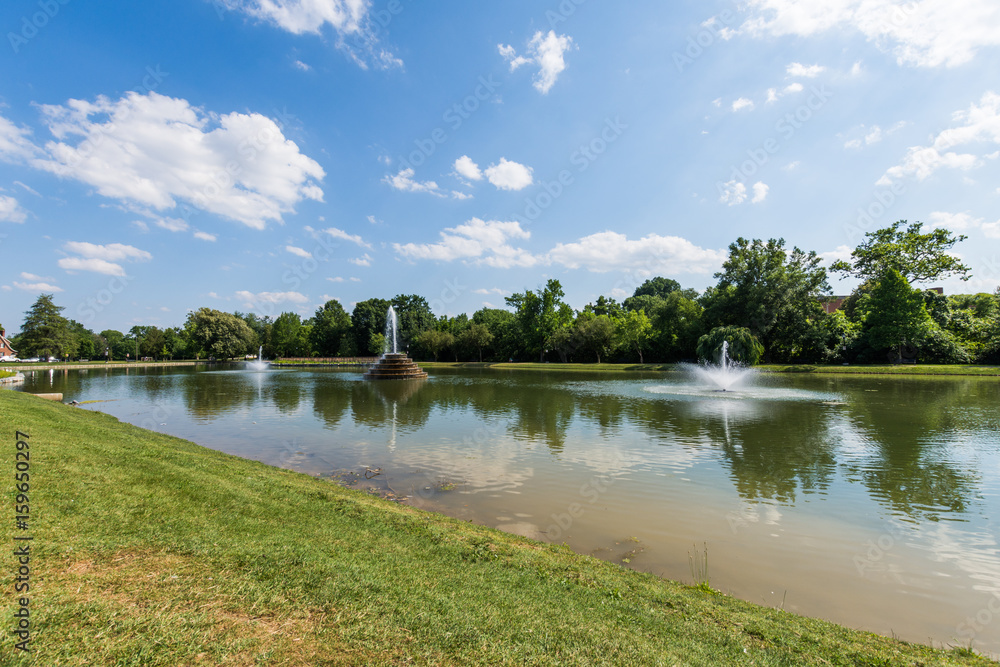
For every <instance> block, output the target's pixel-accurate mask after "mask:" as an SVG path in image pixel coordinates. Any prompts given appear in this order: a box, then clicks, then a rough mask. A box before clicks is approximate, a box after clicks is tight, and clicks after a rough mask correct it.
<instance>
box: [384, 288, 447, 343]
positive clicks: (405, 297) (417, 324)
mask: <svg viewBox="0 0 1000 667" xmlns="http://www.w3.org/2000/svg"><path fill="white" fill-rule="evenodd" d="M392 307H393V309H394V310H395V311H396V321H397V322H398V327H399V338H398V342H399V349H400V350H404V349H406V347H407V345H408V344H409V343H412V342H414V341H415V340H416V337H417V335H418V334H419V333H420V332H421V331H426V330H427V329H431V328H433V327H434V325H435V324H436V319H435V317H434V313H432V312H431V307H430V305H428V303H427V299H425V298H424V297H422V296H418V295H416V294H399V295H397V296H395V297H393V299H392ZM453 333H454V332H453Z"/></svg>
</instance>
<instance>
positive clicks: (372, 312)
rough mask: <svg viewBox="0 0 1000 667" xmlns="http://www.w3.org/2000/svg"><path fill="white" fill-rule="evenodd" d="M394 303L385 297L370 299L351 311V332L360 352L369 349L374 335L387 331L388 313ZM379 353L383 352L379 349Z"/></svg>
mask: <svg viewBox="0 0 1000 667" xmlns="http://www.w3.org/2000/svg"><path fill="white" fill-rule="evenodd" d="M391 305H392V304H391V303H389V302H388V301H386V300H385V299H368V300H367V301H361V302H359V303H358V304H357V305H355V306H354V311H353V312H352V313H351V333H352V335H353V336H354V346H355V348H357V350H358V352H359V353H361V352H362V350H369V349H370V346H371V342H372V336H373V335H375V334H384V333H385V319H386V313H388V312H389V306H391ZM377 354H382V350H381V349H379V351H378V353H377Z"/></svg>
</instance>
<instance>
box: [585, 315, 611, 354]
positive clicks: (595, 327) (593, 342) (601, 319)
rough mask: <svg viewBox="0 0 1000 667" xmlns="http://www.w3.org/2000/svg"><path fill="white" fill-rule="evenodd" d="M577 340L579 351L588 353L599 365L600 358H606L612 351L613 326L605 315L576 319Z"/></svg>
mask: <svg viewBox="0 0 1000 667" xmlns="http://www.w3.org/2000/svg"><path fill="white" fill-rule="evenodd" d="M576 330H577V338H578V339H579V341H580V349H581V350H583V351H586V352H590V353H591V354H593V355H594V356H595V357H597V363H601V358H602V357H607V356H608V355H609V354H611V351H612V350H613V349H614V339H615V324H614V320H612V319H611V318H610V317H609V316H607V315H596V316H594V317H583V316H582V315H581V317H579V318H577V323H576Z"/></svg>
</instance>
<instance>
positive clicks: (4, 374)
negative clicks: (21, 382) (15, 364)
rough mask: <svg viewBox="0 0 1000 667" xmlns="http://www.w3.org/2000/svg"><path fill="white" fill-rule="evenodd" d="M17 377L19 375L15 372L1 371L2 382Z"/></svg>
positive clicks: (0, 378)
mask: <svg viewBox="0 0 1000 667" xmlns="http://www.w3.org/2000/svg"><path fill="white" fill-rule="evenodd" d="M15 375H17V373H15V372H14V371H4V370H0V380H4V379H6V378H12V377H14V376H15Z"/></svg>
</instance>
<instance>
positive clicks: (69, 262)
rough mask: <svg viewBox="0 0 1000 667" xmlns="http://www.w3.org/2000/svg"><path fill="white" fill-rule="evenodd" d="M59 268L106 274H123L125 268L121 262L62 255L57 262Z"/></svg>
mask: <svg viewBox="0 0 1000 667" xmlns="http://www.w3.org/2000/svg"><path fill="white" fill-rule="evenodd" d="M58 264H59V268H61V269H65V270H66V271H90V272H92V273H103V274H104V275H106V276H124V275H125V269H123V268H122V266H121V264H115V263H114V262H109V261H107V260H106V259H96V258H91V259H84V258H83V257H63V258H62V259H60V260H59V262H58Z"/></svg>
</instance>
